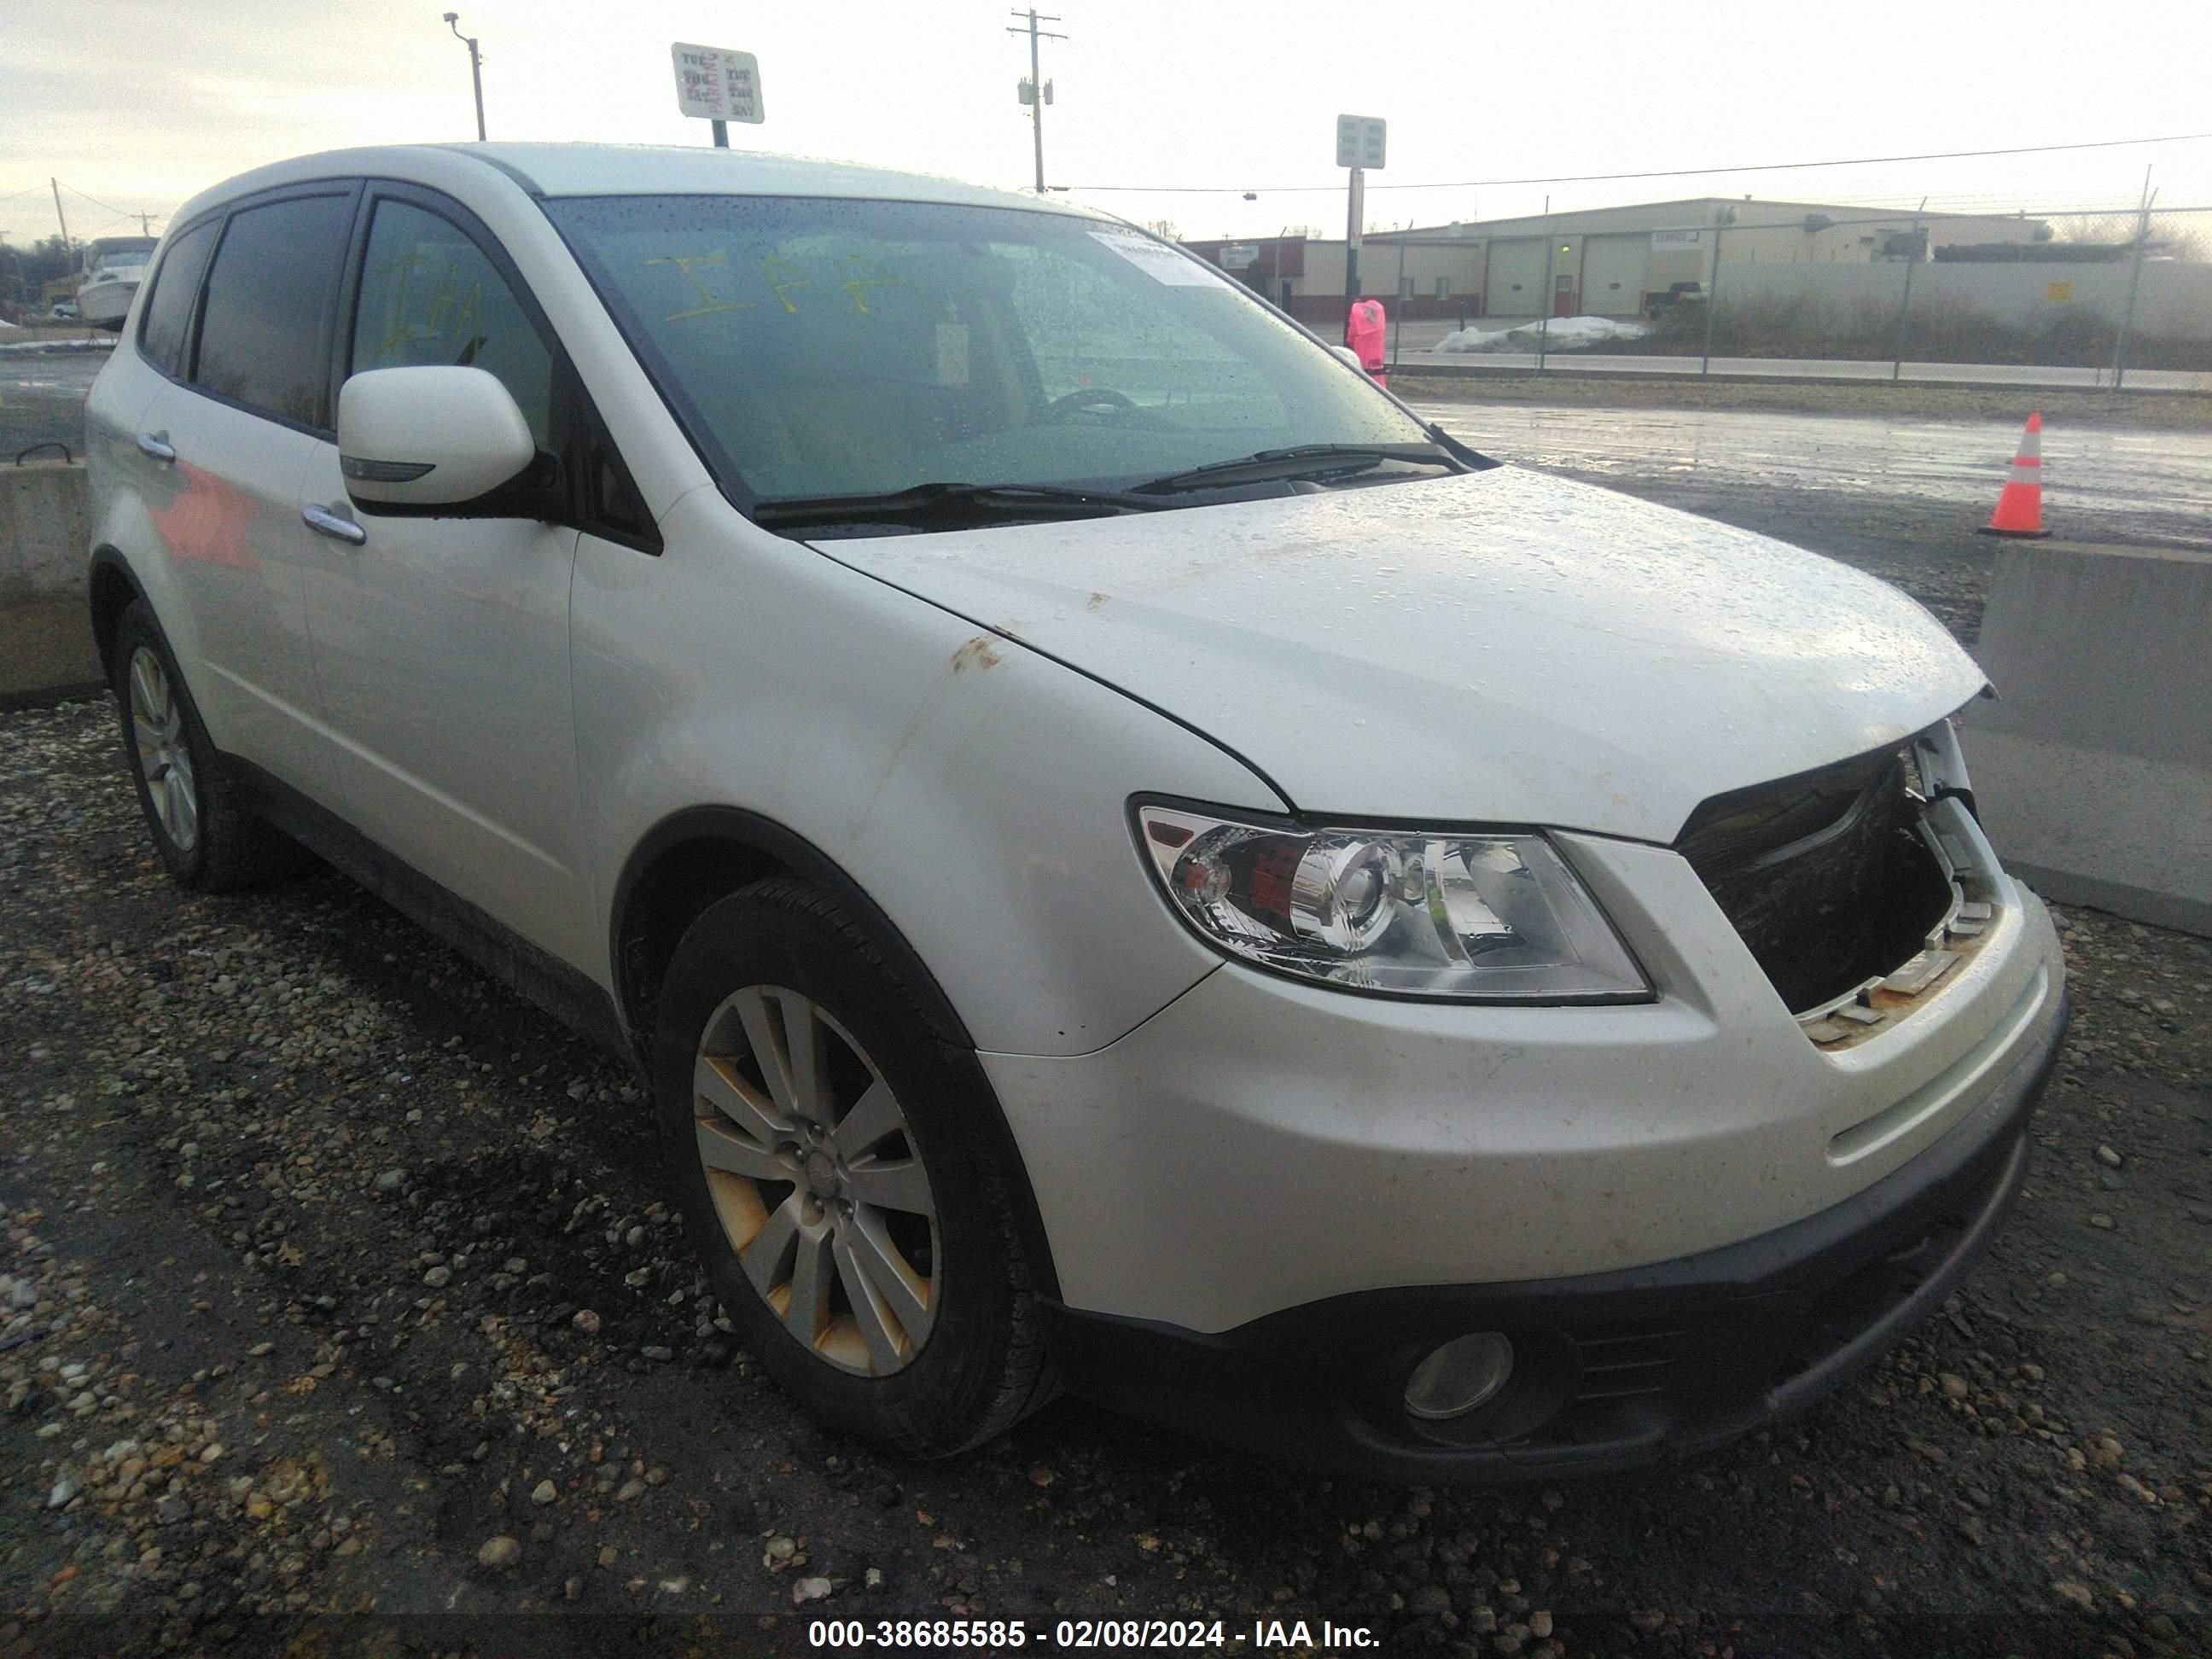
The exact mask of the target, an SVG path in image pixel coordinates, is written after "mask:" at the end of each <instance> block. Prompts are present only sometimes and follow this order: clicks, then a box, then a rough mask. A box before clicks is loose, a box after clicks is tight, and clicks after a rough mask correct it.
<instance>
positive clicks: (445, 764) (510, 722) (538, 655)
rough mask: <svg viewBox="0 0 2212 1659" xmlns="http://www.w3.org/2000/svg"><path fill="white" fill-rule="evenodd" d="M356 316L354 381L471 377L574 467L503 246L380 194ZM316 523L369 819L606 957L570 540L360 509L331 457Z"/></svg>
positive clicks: (325, 637)
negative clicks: (484, 376)
mask: <svg viewBox="0 0 2212 1659" xmlns="http://www.w3.org/2000/svg"><path fill="white" fill-rule="evenodd" d="M362 212H363V222H364V226H365V229H364V233H363V234H362V235H361V236H360V237H358V238H357V239H356V246H357V247H358V249H359V252H358V256H357V264H356V267H355V270H354V271H353V273H352V280H351V281H350V282H349V284H348V296H349V298H348V301H347V302H344V303H342V305H341V309H340V317H339V328H338V345H337V349H338V353H339V366H340V369H341V374H342V376H343V375H349V374H354V373H357V372H359V371H361V370H364V369H370V368H398V367H401V366H404V365H410V364H425V363H437V364H454V363H459V364H469V365H473V366H475V367H477V368H483V369H486V370H488V371H489V372H490V373H491V374H495V375H496V376H497V377H498V378H499V380H501V382H502V383H503V384H504V385H505V386H507V390H508V391H509V392H511V393H513V397H514V400H515V402H516V404H518V405H519V406H520V408H521V410H522V412H523V415H524V417H525V418H526V420H527V421H528V422H530V426H531V429H532V434H533V435H535V437H536V438H537V441H538V445H539V447H540V448H541V449H547V450H551V451H554V452H555V453H558V451H559V448H560V434H559V433H558V432H556V430H555V428H556V424H557V423H558V420H559V416H558V413H557V410H556V405H557V400H556V396H555V387H556V384H557V383H558V379H559V374H560V373H561V371H560V370H559V368H558V367H557V363H558V359H557V355H556V350H555V347H554V343H553V336H552V333H551V331H550V328H549V327H548V326H547V325H546V324H545V323H544V319H543V317H542V315H540V314H539V313H538V312H537V309H536V307H535V306H534V304H532V302H531V301H529V299H528V297H527V292H526V289H525V288H524V286H523V284H522V283H521V281H520V276H518V275H517V274H516V273H515V272H514V270H513V266H512V264H510V263H509V262H508V261H507V259H506V258H505V257H504V255H503V254H501V253H500V252H498V251H497V245H496V243H495V241H494V240H492V238H491V237H490V235H489V233H488V232H486V231H485V230H484V229H483V228H482V227H481V226H480V225H479V224H477V222H475V220H474V218H473V216H471V215H469V214H468V213H467V212H466V210H464V209H462V208H460V207H459V205H458V204H453V203H452V202H450V201H447V199H445V198H444V197H439V196H437V195H435V193H433V192H430V191H422V190H419V189H414V188H410V187H405V186H398V185H372V186H371V187H370V190H369V192H368V200H367V202H366V203H365V204H364V207H363V210H362ZM301 508H302V509H303V511H305V510H307V509H315V510H316V514H317V516H312V517H310V520H309V521H310V522H311V523H313V524H314V525H315V526H316V528H317V529H318V530H319V532H320V539H319V543H318V546H319V552H317V553H315V554H314V555H313V556H312V557H311V559H310V562H309V565H308V570H307V616H308V627H309V632H310V634H311V635H312V638H313V649H314V657H315V666H316V671H317V677H318V680H319V684H320V687H321V690H322V694H323V704H324V708H325V711H326V715H327V719H328V720H329V725H330V729H331V734H332V736H333V738H334V739H335V742H336V749H337V754H336V763H337V773H338V787H339V792H340V794H341V797H342V799H343V802H344V811H345V812H346V815H347V816H348V817H349V818H350V820H351V821H352V823H354V825H355V826H356V828H358V829H361V830H362V832H363V833H364V834H366V835H367V836H368V837H369V838H370V839H371V840H372V841H374V842H376V843H378V844H379V845H380V847H382V848H385V849H386V851H388V852H390V853H392V854H397V855H398V857H399V858H401V859H403V860H405V861H406V862H407V863H408V864H410V865H412V866H414V867H415V868H416V870H418V871H420V872H422V873H423V874H424V875H427V876H428V877H430V878H432V879H433V880H435V881H436V882H438V883H439V884H441V885H442V886H444V887H445V888H447V890H449V891H451V892H452V893H453V894H455V895H458V896H459V897H461V898H463V899H465V900H466V901H467V902H469V903H471V904H472V905H474V906H476V907H477V908H480V909H482V910H483V911H485V912H486V913H488V914H489V915H490V916H491V917H492V918H493V919H494V920H495V921H499V922H501V923H503V924H504V925H505V926H506V927H508V928H510V929H512V930H513V932H515V933H520V935H521V936H522V937H523V938H525V939H528V940H529V941H530V942H531V943H532V944H534V945H538V946H539V947H541V948H542V949H544V950H545V951H550V952H551V953H552V954H553V955H555V956H556V957H562V958H564V959H566V960H568V961H569V962H572V963H573V962H579V961H586V960H589V959H590V958H591V956H592V943H593V941H592V937H591V929H590V927H589V921H588V917H589V903H588V898H589V885H590V884H589V874H588V871H587V869H586V862H585V856H584V848H583V842H582V837H581V836H580V832H579V825H578V815H577V790H576V760H575V754H576V750H575V738H574V727H573V720H574V711H573V709H572V707H571V703H570V699H569V682H568V583H569V576H570V573H571V571H572V568H573V567H574V562H575V556H576V544H577V536H578V532H577V531H576V529H575V527H574V526H569V525H561V524H553V523H548V522H544V521H541V520H535V519H486V518H433V517H417V516H406V515H400V514H391V513H365V512H361V511H358V510H357V509H356V507H354V506H353V505H352V503H351V502H350V501H349V499H348V496H347V495H346V490H345V484H344V480H343V477H341V476H340V473H339V468H338V452H337V446H336V444H335V443H331V442H328V441H325V442H323V443H320V444H319V445H318V446H317V447H316V450H315V453H314V454H313V457H312V458H311V459H310V461H309V463H308V465H307V476H306V478H305V481H304V485H303V489H302V494H301Z"/></svg>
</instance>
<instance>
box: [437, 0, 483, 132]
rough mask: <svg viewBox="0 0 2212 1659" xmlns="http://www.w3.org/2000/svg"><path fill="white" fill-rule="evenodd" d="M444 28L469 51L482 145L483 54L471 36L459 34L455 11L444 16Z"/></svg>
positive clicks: (470, 76)
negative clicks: (451, 31) (451, 32)
mask: <svg viewBox="0 0 2212 1659" xmlns="http://www.w3.org/2000/svg"><path fill="white" fill-rule="evenodd" d="M446 27H447V28H449V29H451V30H453V39H454V40H458V41H459V42H460V43H461V44H462V45H463V46H466V47H467V48H468V49H469V80H470V82H471V83H472V84H473V85H474V86H475V88H476V94H477V143H480V144H481V143H483V137H484V124H483V52H480V51H478V50H477V38H476V36H475V35H473V34H464V33H461V15H460V13H459V12H457V11H449V12H447V14H446Z"/></svg>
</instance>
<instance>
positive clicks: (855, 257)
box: [839, 253, 906, 317]
mask: <svg viewBox="0 0 2212 1659" xmlns="http://www.w3.org/2000/svg"><path fill="white" fill-rule="evenodd" d="M845 263H846V264H852V265H858V266H859V267H860V269H861V270H863V271H870V270H876V271H880V270H882V267H881V266H879V265H872V264H869V263H868V262H867V261H866V259H864V258H861V257H860V255H859V254H857V253H848V254H847V255H846V256H845ZM839 286H840V287H842V289H844V290H845V292H846V293H848V294H849V295H852V296H853V308H854V310H855V311H857V312H859V313H860V314H861V315H862V316H864V317H865V316H866V315H867V314H868V296H867V295H866V294H865V293H863V292H862V291H861V290H862V289H871V288H904V287H905V286H906V279H905V278H904V277H902V276H887V275H885V276H854V277H850V278H848V280H847V281H845V282H844V283H840V284H839Z"/></svg>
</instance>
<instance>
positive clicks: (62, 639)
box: [0, 461, 100, 708]
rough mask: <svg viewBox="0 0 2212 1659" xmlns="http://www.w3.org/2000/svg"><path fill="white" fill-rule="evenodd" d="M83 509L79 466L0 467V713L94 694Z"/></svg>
mask: <svg viewBox="0 0 2212 1659" xmlns="http://www.w3.org/2000/svg"><path fill="white" fill-rule="evenodd" d="M90 538H91V529H90V517H89V511H88V492H87V490H86V487H85V475H84V468H83V467H82V465H76V466H70V465H63V464H62V463H60V462H58V461H57V462H49V463H46V464H45V465H39V464H36V463H33V464H30V465H23V466H0V708H9V707H13V706H15V705H16V704H19V703H24V702H50V701H52V699H54V698H56V697H60V696H70V695H74V694H76V693H78V692H83V691H96V690H98V689H99V686H100V659H99V656H98V653H96V652H95V650H94V647H93V641H92V621H91V617H90V615H89V614H88V611H86V609H85V599H86V587H85V556H86V550H87V547H88V543H89V540H90Z"/></svg>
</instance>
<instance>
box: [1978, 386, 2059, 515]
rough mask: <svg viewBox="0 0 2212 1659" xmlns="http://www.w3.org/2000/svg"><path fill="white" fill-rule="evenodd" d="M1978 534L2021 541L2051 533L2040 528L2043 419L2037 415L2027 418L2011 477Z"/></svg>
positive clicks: (2014, 458)
mask: <svg viewBox="0 0 2212 1659" xmlns="http://www.w3.org/2000/svg"><path fill="white" fill-rule="evenodd" d="M1981 533H1982V534H1983V535H1984V536H2010V537H2014V538H2017V539H2020V540H2023V541H2025V540H2029V539H2032V538H2035V537H2039V536H2048V535H2049V534H2050V533H2051V532H2049V531H2048V530H2045V528H2044V527H2043V416H2042V415H2041V414H2040V413H2036V414H2033V415H2030V416H2028V417H2027V431H2026V432H2024V433H2022V434H2021V440H2020V453H2019V454H2017V455H2015V456H2014V457H2013V458H2012V476H2011V477H2009V478H2008V479H2006V480H2005V487H2004V494H2002V495H1999V496H1998V497H1997V510H1996V512H1994V513H1990V521H1989V522H1988V523H1987V524H1985V525H1984V526H1982V531H1981Z"/></svg>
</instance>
